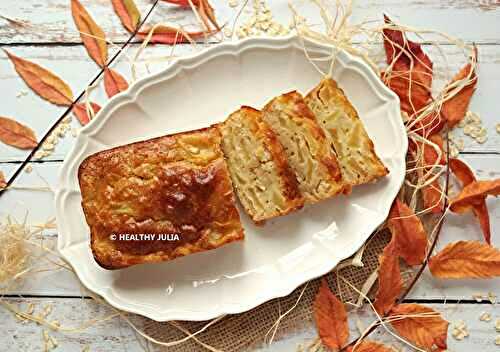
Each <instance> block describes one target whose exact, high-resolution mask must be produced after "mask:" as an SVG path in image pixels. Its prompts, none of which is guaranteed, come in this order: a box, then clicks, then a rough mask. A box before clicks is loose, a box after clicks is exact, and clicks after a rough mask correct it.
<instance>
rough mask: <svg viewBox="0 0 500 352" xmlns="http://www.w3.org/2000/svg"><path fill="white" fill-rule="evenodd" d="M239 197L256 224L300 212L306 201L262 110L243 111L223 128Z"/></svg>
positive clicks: (226, 122)
mask: <svg viewBox="0 0 500 352" xmlns="http://www.w3.org/2000/svg"><path fill="white" fill-rule="evenodd" d="M220 130H221V133H222V149H223V150H224V154H225V156H226V160H227V164H228V168H229V172H230V174H231V179H232V181H233V185H234V187H235V189H236V194H237V195H238V198H239V199H240V201H241V204H242V205H243V207H244V208H245V211H246V212H247V214H248V215H249V216H250V217H251V218H252V220H253V221H255V222H257V223H259V222H261V221H264V220H266V219H270V218H273V217H275V216H279V215H285V214H288V213H289V212H291V211H293V210H295V209H298V208H301V207H302V205H303V203H304V201H303V199H302V197H301V195H300V192H299V189H298V185H297V180H296V179H295V175H294V174H293V172H292V170H291V169H290V166H289V165H288V162H287V159H286V155H285V153H284V151H283V147H282V146H281V144H280V143H279V141H278V140H277V138H276V135H275V134H274V133H273V131H272V130H271V129H270V127H269V126H268V125H267V124H266V123H265V122H264V121H263V120H262V114H261V112H260V111H259V110H255V109H253V108H251V107H246V106H244V107H242V108H241V109H240V110H238V111H236V112H234V113H232V114H231V115H230V116H229V117H228V119H227V120H226V121H225V122H224V123H222V124H220Z"/></svg>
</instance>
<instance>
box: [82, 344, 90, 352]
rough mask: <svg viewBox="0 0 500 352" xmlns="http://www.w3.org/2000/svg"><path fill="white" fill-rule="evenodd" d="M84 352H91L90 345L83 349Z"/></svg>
mask: <svg viewBox="0 0 500 352" xmlns="http://www.w3.org/2000/svg"><path fill="white" fill-rule="evenodd" d="M82 352H90V347H89V346H88V345H87V346H85V347H83V349H82Z"/></svg>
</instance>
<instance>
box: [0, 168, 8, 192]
mask: <svg viewBox="0 0 500 352" xmlns="http://www.w3.org/2000/svg"><path fill="white" fill-rule="evenodd" d="M5 187H7V181H6V180H5V175H4V174H3V172H2V171H0V189H3V188H5Z"/></svg>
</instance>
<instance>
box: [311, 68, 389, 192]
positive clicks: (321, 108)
mask: <svg viewBox="0 0 500 352" xmlns="http://www.w3.org/2000/svg"><path fill="white" fill-rule="evenodd" d="M305 101H306V103H307V104H308V105H309V107H310V108H311V110H312V111H313V112H314V113H315V115H316V118H317V119H318V122H319V124H320V126H321V127H322V128H323V129H324V130H325V131H326V132H327V136H328V138H329V139H330V141H331V143H332V145H333V147H334V148H335V151H336V153H337V157H338V160H339V162H340V166H341V170H342V175H343V177H344V181H345V182H346V183H349V184H350V185H352V186H355V185H359V184H364V183H368V182H373V181H375V180H376V179H378V178H380V177H383V176H385V175H387V174H388V173H389V170H388V169H387V168H386V167H385V166H384V164H383V163H382V161H381V160H380V158H379V157H378V156H377V154H376V153H375V147H374V145H373V142H372V140H371V139H370V137H369V136H368V134H367V133H366V131H365V129H364V126H363V123H362V121H361V120H360V119H359V116H358V113H357V111H356V109H355V108H354V107H353V106H352V104H351V103H350V101H349V100H348V99H347V97H346V95H345V94H344V92H343V91H342V89H340V88H339V87H338V86H337V83H336V82H335V81H334V80H333V79H331V78H325V79H323V80H322V81H321V82H320V84H319V85H318V86H316V87H315V88H314V89H313V90H312V91H311V92H309V94H307V96H306V98H305Z"/></svg>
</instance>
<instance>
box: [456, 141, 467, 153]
mask: <svg viewBox="0 0 500 352" xmlns="http://www.w3.org/2000/svg"><path fill="white" fill-rule="evenodd" d="M455 145H456V146H457V149H458V150H459V151H463V150H464V147H465V143H464V140H463V139H462V138H459V139H458V140H457V141H456V142H455Z"/></svg>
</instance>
